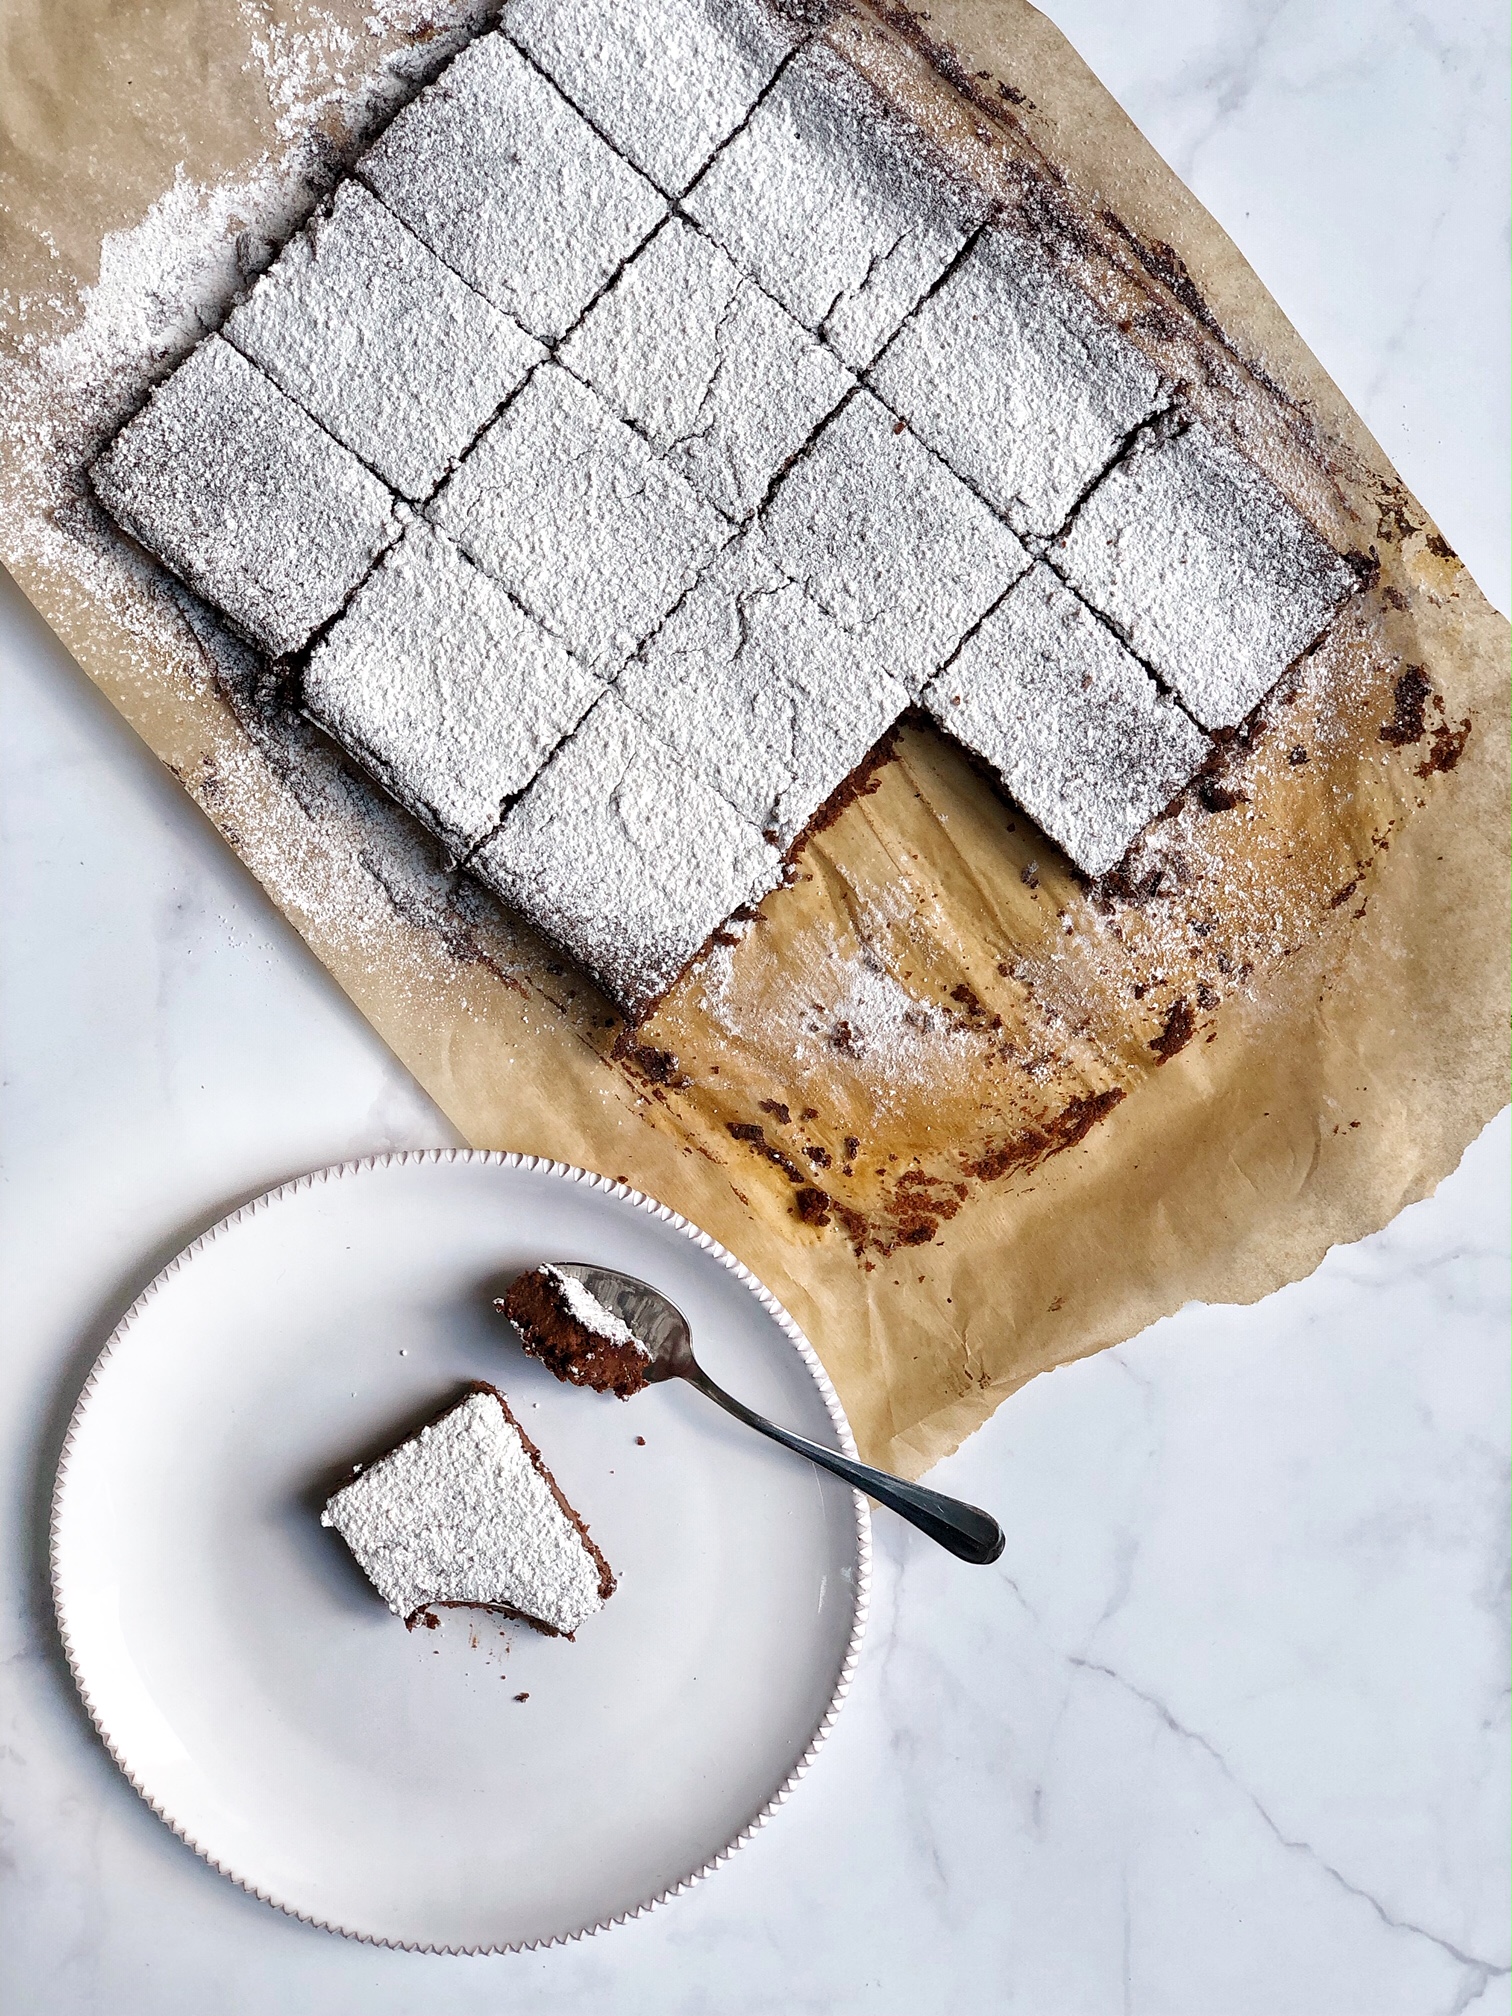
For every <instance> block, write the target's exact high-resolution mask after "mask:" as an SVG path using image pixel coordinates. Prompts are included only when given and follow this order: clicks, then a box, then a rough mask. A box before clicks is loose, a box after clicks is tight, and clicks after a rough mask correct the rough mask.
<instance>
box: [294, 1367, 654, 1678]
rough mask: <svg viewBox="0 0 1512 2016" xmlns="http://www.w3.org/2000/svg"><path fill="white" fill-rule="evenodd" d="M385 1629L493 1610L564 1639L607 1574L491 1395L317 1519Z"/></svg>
mask: <svg viewBox="0 0 1512 2016" xmlns="http://www.w3.org/2000/svg"><path fill="white" fill-rule="evenodd" d="M320 1523H321V1525H322V1526H330V1527H333V1528H334V1529H335V1530H336V1532H338V1533H339V1534H340V1535H341V1537H342V1539H343V1540H345V1542H346V1544H347V1546H348V1547H350V1548H351V1550H352V1553H353V1554H354V1555H355V1556H356V1559H357V1565H358V1567H359V1568H361V1570H362V1572H363V1574H364V1575H366V1576H367V1578H368V1580H369V1581H370V1582H371V1583H372V1585H373V1587H374V1588H375V1589H376V1590H377V1591H378V1594H379V1595H380V1596H381V1597H382V1598H383V1600H384V1602H385V1603H387V1605H388V1606H389V1608H390V1610H392V1611H393V1613H394V1615H395V1616H396V1617H402V1618H403V1619H404V1621H405V1623H406V1624H408V1625H410V1626H413V1625H414V1623H415V1622H416V1620H417V1619H418V1618H419V1617H420V1615H421V1614H422V1613H423V1612H424V1611H426V1610H432V1609H453V1608H474V1607H476V1608H480V1609H487V1610H502V1611H504V1612H505V1613H506V1614H507V1615H508V1616H511V1617H518V1618H519V1619H520V1621H521V1622H522V1623H525V1624H533V1625H534V1626H535V1628H536V1629H537V1630H538V1631H544V1632H545V1633H546V1635H547V1636H548V1637H552V1638H558V1637H560V1638H571V1637H572V1636H573V1634H574V1633H575V1632H576V1631H577V1629H578V1626H579V1625H580V1624H582V1623H583V1622H584V1620H585V1619H586V1618H589V1617H591V1616H592V1615H593V1613H594V1611H595V1610H601V1609H602V1608H603V1607H604V1605H605V1603H607V1602H608V1600H609V1598H610V1597H611V1596H612V1595H613V1594H614V1573H613V1570H612V1569H611V1568H610V1566H609V1563H608V1562H607V1561H606V1560H605V1559H604V1557H603V1555H602V1554H601V1553H600V1552H599V1550H598V1548H597V1547H596V1546H595V1545H594V1543H593V1539H592V1537H591V1535H590V1534H589V1531H588V1528H587V1527H586V1526H585V1525H584V1524H583V1521H582V1519H581V1518H580V1517H579V1516H578V1514H577V1513H576V1512H574V1511H573V1509H572V1507H571V1506H570V1505H569V1504H568V1503H567V1500H566V1499H565V1498H564V1497H563V1495H562V1492H561V1489H560V1487H559V1486H558V1484H557V1481H556V1479H555V1478H554V1477H553V1476H552V1474H551V1472H550V1471H549V1470H548V1469H547V1468H546V1465H545V1463H544V1461H543V1460H542V1457H541V1452H540V1450H539V1449H537V1447H536V1446H535V1444H534V1442H532V1441H531V1439H530V1437H529V1436H528V1435H527V1434H526V1433H525V1430H524V1429H523V1428H522V1427H521V1426H520V1424H519V1422H518V1421H517V1420H516V1419H515V1417H514V1415H513V1414H511V1413H510V1411H509V1403H508V1401H507V1400H506V1399H505V1398H504V1395H503V1394H502V1393H500V1392H499V1391H498V1390H497V1389H496V1388H495V1387H492V1386H487V1385H484V1384H483V1382H482V1381H481V1380H480V1381H477V1382H476V1383H474V1384H473V1385H471V1386H470V1387H469V1388H468V1390H467V1392H466V1393H465V1394H464V1396H463V1397H462V1399H460V1400H459V1401H457V1403H456V1404H455V1406H452V1407H449V1408H448V1409H447V1410H446V1412H445V1413H444V1414H442V1415H441V1416H440V1417H439V1419H437V1420H435V1421H432V1422H431V1423H430V1424H429V1426H427V1427H425V1428H422V1429H421V1430H420V1431H419V1433H418V1434H416V1435H411V1436H410V1437H409V1438H408V1439H407V1440H406V1441H404V1442H401V1443H400V1444H399V1445H398V1447H397V1448H395V1449H391V1450H390V1451H389V1453H388V1454H387V1455H386V1456H380V1457H379V1458H378V1460H377V1461H376V1462H375V1463H369V1464H368V1465H367V1467H366V1468H365V1469H363V1470H361V1471H359V1473H358V1474H357V1476H355V1477H354V1478H353V1479H352V1481H351V1483H350V1484H344V1485H343V1486H342V1488H341V1489H340V1490H339V1491H337V1492H336V1493H335V1494H334V1496H333V1497H332V1498H331V1499H330V1500H329V1502H328V1503H327V1505H326V1508H325V1510H324V1511H323V1512H322V1513H321V1515H320Z"/></svg>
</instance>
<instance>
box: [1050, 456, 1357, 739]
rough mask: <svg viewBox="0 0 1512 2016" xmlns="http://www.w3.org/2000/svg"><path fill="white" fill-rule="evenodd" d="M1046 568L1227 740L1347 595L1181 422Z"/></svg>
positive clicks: (1328, 555)
mask: <svg viewBox="0 0 1512 2016" xmlns="http://www.w3.org/2000/svg"><path fill="white" fill-rule="evenodd" d="M1050 558H1051V560H1052V561H1053V563H1054V565H1055V566H1056V567H1057V568H1058V569H1059V571H1060V572H1061V573H1062V574H1064V575H1065V577H1066V579H1067V580H1068V581H1069V582H1070V583H1071V585H1072V587H1073V588H1075V589H1076V590H1077V591H1078V593H1079V594H1081V595H1084V596H1085V597H1086V599H1087V600H1088V601H1089V602H1090V603H1091V604H1092V605H1093V607H1094V608H1096V609H1100V610H1101V611H1102V612H1103V614H1104V615H1106V616H1107V617H1108V618H1109V620H1110V621H1111V622H1112V623H1113V625H1114V627H1115V628H1116V629H1117V630H1118V631H1119V633H1120V634H1121V635H1122V636H1124V637H1126V638H1127V639H1128V642H1129V646H1130V649H1131V650H1133V651H1134V652H1135V653H1136V654H1137V656H1139V657H1140V658H1142V659H1143V660H1144V662H1145V663H1146V664H1147V665H1149V666H1151V667H1152V668H1153V669H1154V671H1155V672H1156V673H1157V674H1158V675H1159V676H1160V678H1162V679H1163V680H1164V681H1165V682H1166V684H1167V685H1168V686H1170V687H1171V689H1172V691H1173V692H1174V693H1175V694H1176V695H1177V697H1178V698H1179V699H1180V700H1181V701H1182V702H1183V704H1184V705H1185V706H1186V707H1187V709H1188V710H1189V712H1191V713H1192V714H1194V715H1195V716H1196V718H1197V719H1198V720H1199V721H1200V722H1201V723H1202V725H1203V727H1204V728H1232V727H1235V726H1237V724H1238V723H1239V722H1240V721H1242V720H1243V719H1244V717H1245V716H1246V715H1247V714H1248V713H1249V712H1250V710H1251V708H1253V707H1254V706H1255V705H1256V704H1257V702H1258V701H1260V700H1261V699H1262V698H1263V697H1264V696H1265V694H1267V693H1268V692H1269V691H1270V689H1271V687H1272V686H1274V685H1275V683H1276V681H1277V680H1278V679H1279V678H1280V677H1281V674H1282V673H1283V672H1284V671H1285V670H1286V668H1287V666H1288V665H1290V664H1291V662H1292V661H1293V659H1294V658H1296V657H1297V656H1298V654H1299V653H1300V652H1302V651H1303V650H1305V649H1306V647H1307V646H1308V645H1309V644H1311V643H1312V641H1313V639H1314V638H1315V637H1316V636H1317V635H1318V633H1319V632H1320V631H1321V630H1322V629H1323V628H1324V626H1325V625H1326V624H1327V622H1328V620H1329V618H1330V617H1331V616H1332V615H1333V614H1334V612H1335V610H1336V609H1337V608H1338V607H1339V605H1340V603H1341V602H1343V601H1344V599H1345V598H1346V596H1348V595H1350V594H1352V593H1353V591H1354V588H1355V586H1356V581H1355V576H1354V572H1353V570H1352V569H1351V568H1350V567H1349V566H1348V564H1347V563H1346V562H1345V561H1344V560H1342V559H1341V558H1340V557H1339V555H1338V554H1337V553H1335V552H1334V550H1333V548H1332V547H1331V546H1329V545H1327V544H1326V543H1325V541H1324V540H1322V539H1321V538H1320V537H1319V536H1318V534H1317V533H1316V532H1315V531H1314V530H1313V528H1312V526H1311V525H1309V524H1308V523H1307V521H1306V519H1305V518H1303V517H1302V516H1301V515H1300V513H1298V512H1297V511H1295V510H1294V509H1293V508H1292V506H1291V505H1290V504H1289V503H1288V502H1287V500H1286V499H1285V498H1284V497H1283V496H1282V495H1281V493H1280V491H1279V490H1277V489H1276V487H1275V485H1274V484H1273V483H1271V482H1270V480H1269V479H1268V478H1267V477H1265V476H1263V475H1262V474H1261V473H1260V471H1259V470H1258V469H1257V468H1256V467H1255V465H1254V464H1253V463H1252V462H1248V461H1246V460H1245V458H1244V457H1243V456H1242V455H1241V454H1239V452H1238V450H1237V449H1235V448H1233V447H1231V446H1230V445H1229V444H1228V443H1227V442H1226V441H1222V440H1220V439H1219V438H1218V436H1217V435H1215V434H1213V433H1211V432H1210V431H1209V429H1208V428H1206V427H1204V426H1203V425H1202V423H1201V422H1200V421H1197V420H1192V421H1189V422H1188V423H1187V424H1186V425H1185V427H1184V429H1183V430H1182V431H1180V432H1177V433H1175V434H1174V436H1172V435H1170V434H1169V432H1168V431H1167V430H1165V429H1162V428H1159V427H1156V428H1152V429H1151V430H1150V433H1149V434H1148V435H1147V436H1146V438H1145V439H1144V440H1142V441H1141V442H1139V443H1137V444H1136V445H1135V447H1134V449H1133V450H1132V451H1131V452H1130V453H1129V454H1128V455H1127V456H1126V457H1125V458H1124V460H1123V461H1121V462H1120V463H1118V464H1117V466H1116V467H1115V468H1113V469H1111V470H1110V471H1109V473H1108V474H1107V476H1105V477H1104V479H1103V480H1102V482H1101V483H1099V484H1098V486H1097V488H1096V489H1095V490H1094V491H1093V492H1092V494H1091V495H1090V496H1089V497H1088V499H1087V501H1086V502H1085V503H1084V504H1083V505H1082V507H1081V509H1080V510H1079V511H1078V512H1077V514H1076V516H1075V518H1074V519H1073V520H1072V522H1071V524H1070V525H1069V526H1068V527H1067V529H1066V531H1065V532H1064V533H1063V535H1062V536H1061V538H1060V540H1059V541H1058V542H1057V544H1056V546H1055V547H1054V548H1053V549H1052V552H1051V554H1050Z"/></svg>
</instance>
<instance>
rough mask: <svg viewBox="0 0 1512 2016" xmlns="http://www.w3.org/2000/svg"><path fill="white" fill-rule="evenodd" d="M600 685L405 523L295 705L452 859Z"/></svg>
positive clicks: (440, 543)
mask: <svg viewBox="0 0 1512 2016" xmlns="http://www.w3.org/2000/svg"><path fill="white" fill-rule="evenodd" d="M603 690H604V689H603V687H602V686H601V685H600V683H599V682H598V680H597V679H595V678H593V677H592V675H591V674H590V673H588V672H587V671H585V670H584V668H583V667H582V666H581V665H579V664H578V662H577V660H576V659H575V658H573V657H572V655H571V654H570V653H569V652H568V650H567V649H566V647H565V646H564V645H563V644H561V643H559V642H558V640H557V639H556V638H555V637H553V636H551V635H550V634H549V633H548V632H547V631H545V630H543V629H542V628H541V626H540V624H539V623H537V622H536V621H535V619H534V618H533V617H531V616H527V615H526V614H525V612H524V610H523V609H521V608H520V607H519V605H518V604H517V603H516V602H514V601H512V600H511V599H510V596H509V595H508V594H507V592H506V591H505V590H504V589H503V588H501V587H500V586H499V584H498V582H497V581H494V580H492V579H491V578H490V577H489V576H488V575H487V574H484V573H482V572H481V571H480V570H479V569H478V568H476V567H474V566H473V565H472V563H471V562H470V561H468V560H466V559H464V557H463V556H462V554H461V553H459V552H458V551H457V549H456V547H455V546H454V545H453V544H452V543H451V541H450V540H449V539H447V538H446V537H444V535H443V534H441V533H440V532H437V531H434V530H433V529H432V528H431V527H430V526H429V525H427V524H425V523H424V522H423V521H417V522H416V523H415V524H413V525H411V526H410V528H409V530H408V531H407V532H406V533H405V535H404V538H403V540H402V541H401V542H400V543H399V545H398V546H396V547H394V548H393V549H392V550H391V551H390V552H389V553H388V554H387V555H386V556H385V558H384V560H383V562H382V563H381V565H380V566H379V567H378V568H377V570H376V571H375V572H374V573H372V574H370V575H369V576H368V578H367V580H366V581H364V582H363V584H362V586H361V587H360V588H359V589H358V590H357V593H356V595H355V596H354V597H353V598H352V601H351V603H350V605H349V606H348V608H347V609H346V610H345V611H344V612H343V614H342V615H341V616H340V617H339V618H338V619H337V621H336V622H335V623H334V624H333V625H332V627H331V628H330V630H328V631H327V632H326V634H325V636H324V637H323V638H322V639H321V641H320V643H319V644H318V645H317V646H316V647H315V650H314V652H313V653H312V655H311V658H310V663H309V665H308V667H307V668H306V671H305V675H304V706H305V712H306V713H307V714H308V715H309V716H310V717H311V719H312V720H314V721H316V722H318V723H319V724H320V726H321V727H322V728H324V729H325V730H326V731H327V733H328V734H330V735H333V736H334V737H335V739H336V740H337V741H338V742H339V743H340V744H341V745H342V747H343V748H344V749H346V750H347V751H348V752H349V753H350V754H351V755H352V756H354V757H355V758H356V759H357V761H358V762H359V763H360V764H362V766H363V767H364V769H366V770H368V771H369V772H370V773H371V774H372V775H373V776H374V777H376V778H377V779H378V780H379V782H380V783H381V784H382V785H383V786H384V788H385V789H386V790H387V791H389V792H390V793H391V795H392V796H393V797H395V798H397V799H398V801H399V803H400V804H401V805H403V806H404V807H405V808H406V810H407V811H409V812H412V813H413V814H414V815H415V817H416V818H417V819H419V820H420V821H421V823H422V824H423V825H425V826H428V827H429V828H430V830H431V832H432V833H434V834H435V835H436V836H437V837H438V838H439V839H440V840H441V841H442V842H443V843H444V844H445V845H446V847H447V849H448V850H449V851H450V853H451V854H452V856H453V857H454V858H456V859H460V858H461V857H462V856H463V855H465V854H466V853H468V852H469V850H470V849H471V848H473V847H474V846H476V845H477V843H478V841H480V840H481V839H483V838H484V837H485V835H487V834H489V833H491V832H492V831H493V829H494V828H495V827H496V826H497V825H498V823H499V820H500V819H501V818H502V817H503V812H504V805H505V801H506V800H507V799H510V798H512V797H514V796H515V795H516V794H517V793H519V792H521V791H523V790H524V789H525V786H526V785H527V784H528V783H529V782H530V780H531V778H532V777H534V776H535V774H536V772H537V771H538V770H539V769H540V768H541V765H542V764H543V763H544V762H545V761H546V759H547V757H548V756H549V755H550V754H551V752H552V750H553V749H554V748H555V747H556V745H557V744H558V743H559V742H560V741H561V740H562V737H563V736H564V735H567V734H569V733H570V732H571V730H572V729H573V728H575V727H576V726H577V724H578V722H579V721H580V720H581V719H582V717H583V716H584V715H585V714H586V713H587V711H588V709H589V708H590V707H591V706H592V705H593V703H594V701H595V700H596V699H597V698H598V696H599V694H600V693H601V692H602V691H603Z"/></svg>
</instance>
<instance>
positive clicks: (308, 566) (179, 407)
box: [89, 336, 399, 655]
mask: <svg viewBox="0 0 1512 2016" xmlns="http://www.w3.org/2000/svg"><path fill="white" fill-rule="evenodd" d="M89 473H90V481H91V482H92V483H93V485H94V488H95V494H96V495H97V496H98V497H99V500H100V502H101V503H102V504H103V505H104V506H105V509H106V510H107V511H108V512H109V513H110V514H111V516H112V517H113V518H114V519H115V520H116V521H117V523H118V524H120V525H123V526H124V527H125V529H126V530H127V531H128V532H129V533H130V534H131V536H132V538H133V539H135V540H137V541H138V542H139V543H140V544H141V545H143V546H145V547H146V548H147V550H148V551H149V552H150V553H154V554H156V555H157V557H158V559H159V560H161V561H162V562H163V564H164V565H165V566H166V567H168V568H170V569H171V570H172V571H173V572H174V573H175V574H177V575H178V576H179V578H180V580H182V581H186V582H187V583H188V584H189V586H190V587H191V588H193V589H194V590H196V592H197V593H199V594H201V595H203V596H204V597H205V598H206V600H207V601H210V602H213V603H214V604H215V605H216V607H217V608H218V609H221V610H223V611H224V613H225V614H226V615H227V616H228V617H229V618H230V619H231V621H232V623H234V624H235V626H236V627H237V629H238V630H241V631H242V632H244V633H245V634H246V635H247V636H248V637H250V638H251V639H252V641H253V643H255V644H260V645H261V646H262V647H263V648H264V650H267V651H270V652H273V653H274V654H275V655H277V654H279V653H282V652H286V651H296V650H298V649H299V647H300V646H301V645H302V644H304V643H305V642H307V641H308V639H309V637H310V636H311V634H312V633H313V632H314V631H315V630H317V629H318V628H319V627H320V625H321V624H322V623H324V622H326V621H328V620H329V618H330V617H332V616H334V615H335V613H336V611H337V610H338V609H339V608H340V607H341V605H342V603H343V602H345V600H346V598H347V597H348V595H350V594H351V592H352V590H353V589H354V588H355V587H356V585H357V583H358V582H359V581H360V580H361V579H362V577H363V575H364V574H366V573H367V571H368V569H369V568H370V567H371V566H372V564H373V562H374V560H375V559H376V558H377V557H378V555H379V554H380V553H381V552H382V551H383V549H384V547H385V546H387V545H388V544H389V542H390V541H391V540H393V539H395V538H397V537H398V534H399V522H398V520H397V519H396V518H395V516H394V499H393V498H392V496H391V495H390V494H389V492H388V491H387V490H386V489H385V488H384V487H383V485H382V484H381V483H380V482H379V481H378V479H377V477H376V476H374V475H373V474H372V473H371V471H369V470H367V469H365V468H364V467H363V466H362V464H361V463H360V462H359V461H358V460H357V457H356V456H355V455H353V454H352V453H351V451H350V450H349V449H346V448H343V447H342V445H341V443H340V442H339V441H333V440H332V439H331V436H330V435H329V434H327V433H326V431H325V429H324V428H323V427H319V426H317V425H316V423H315V422H314V421H313V420H312V419H311V418H310V416H309V415H308V414H307V413H306V412H305V411H304V410H303V409H302V408H301V407H299V406H296V405H295V403H294V401H293V400H292V399H290V398H288V397H287V395H286V394H284V393H282V392H280V391H279V389H278V387H277V386H276V385H274V384H273V383H272V382H271V381H270V380H269V379H267V378H265V377H264V376H263V374H262V372H261V371H259V370H258V369H257V368H256V367H255V366H254V365H252V364H249V363H248V362H247V360H246V358H245V357H243V356H242V354H241V352H240V351H239V350H234V349H233V348H232V347H231V345H230V344H229V343H228V342H226V340H225V338H224V337H221V336H210V337H207V339H206V340H205V341H204V342H203V343H201V344H200V346H199V348H198V349H197V350H195V351H193V352H192V354H191V355H190V356H189V357H187V358H186V359H185V360H184V362H183V363H182V364H180V365H179V367H178V369H177V370H176V371H175V372H174V374H173V376H172V377H171V378H168V379H165V380H164V382H163V383H162V384H161V385H159V386H158V388H157V390H156V391H155V392H154V393H153V395H152V397H151V398H150V399H149V400H148V402H147V404H146V406H145V407H144V408H143V410H142V411H141V412H140V413H138V414H137V416H136V418H135V419H134V420H132V421H130V422H129V423H128V424H127V425H126V426H125V427H123V428H122V430H121V432H120V433H119V434H118V435H117V436H116V438H115V439H114V441H112V442H111V444H110V446H109V447H108V448H107V449H106V450H105V452H104V453H103V454H102V455H101V456H100V457H99V459H98V460H97V461H96V462H95V464H94V466H93V468H92V469H91V470H90V472H89Z"/></svg>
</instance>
